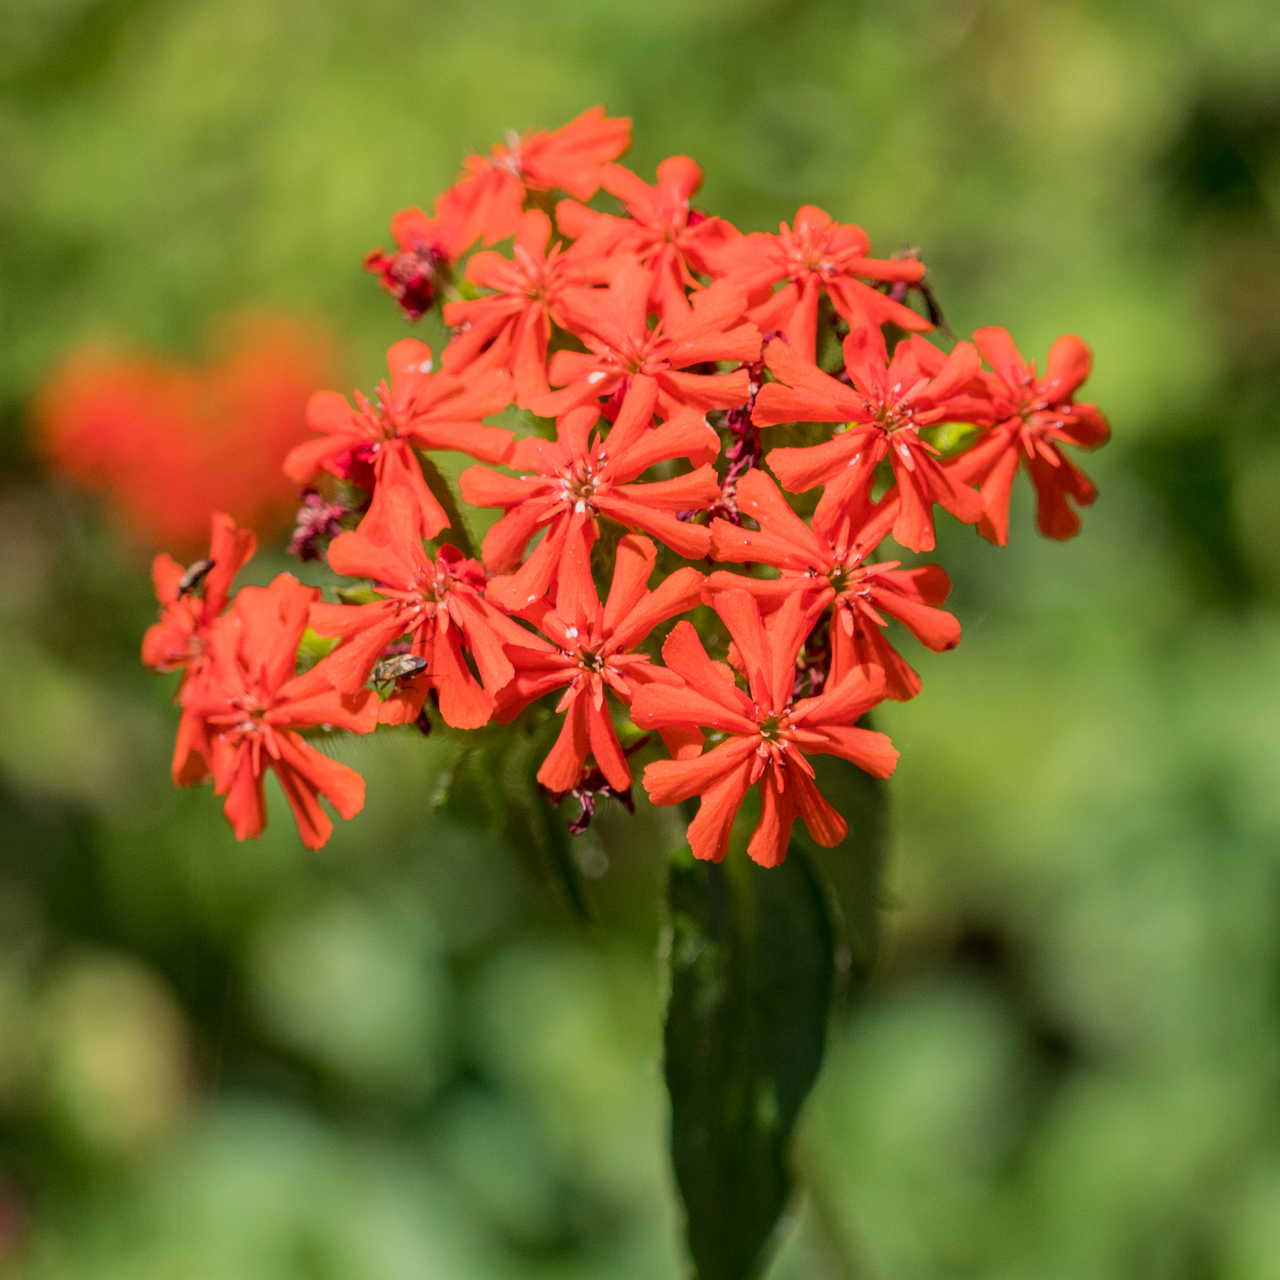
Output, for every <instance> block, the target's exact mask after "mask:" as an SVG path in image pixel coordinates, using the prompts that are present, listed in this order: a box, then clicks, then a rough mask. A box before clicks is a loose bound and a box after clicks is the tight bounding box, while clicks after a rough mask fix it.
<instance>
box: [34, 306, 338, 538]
mask: <svg viewBox="0 0 1280 1280" xmlns="http://www.w3.org/2000/svg"><path fill="white" fill-rule="evenodd" d="M214 346H215V349H218V350H220V351H221V352H222V353H223V354H222V355H221V356H220V358H216V359H214V360H211V361H210V362H208V363H206V364H204V365H197V364H194V363H187V362H184V361H180V360H173V359H169V358H166V357H161V356H157V355H153V354H149V353H146V352H141V353H124V352H121V351H118V350H111V349H108V348H102V347H98V348H82V349H80V350H78V351H73V352H72V353H71V354H70V355H69V356H67V357H66V358H65V359H64V360H63V361H62V362H61V363H60V364H58V365H57V366H56V367H55V368H54V369H53V370H52V371H51V372H50V374H49V376H48V377H47V379H46V381H45V383H44V386H43V388H42V390H41V391H40V393H39V395H38V397H37V399H36V402H35V410H34V422H35V429H36V435H37V443H38V448H39V450H40V452H41V454H42V455H43V457H44V458H45V460H46V461H47V462H48V464H49V466H50V467H51V469H52V470H53V471H54V472H55V473H56V474H57V475H59V476H61V477H62V478H64V479H65V480H67V481H69V482H70V483H71V484H73V485H75V486H76V487H77V488H81V489H87V490H90V491H93V492H98V493H101V494H102V495H103V497H104V498H105V500H106V502H107V505H108V507H109V509H110V511H111V514H112V516H113V518H114V520H115V521H116V523H117V525H118V526H119V527H120V528H121V530H122V531H123V533H124V534H125V535H126V536H127V537H128V538H129V539H130V540H131V541H133V542H135V543H140V544H143V545H146V546H160V545H162V546H166V547H170V548H172V549H174V550H176V551H179V552H194V551H198V550H199V549H200V548H202V546H203V544H204V542H205V539H206V538H207V536H208V528H209V517H210V513H211V512H213V511H215V510H217V511H225V512H227V513H229V514H230V515H231V516H232V517H233V518H234V519H235V521H236V522H237V523H238V524H240V525H244V526H251V527H253V528H256V529H258V530H259V531H261V532H267V531H270V530H271V529H275V528H279V527H280V526H281V525H283V524H285V523H286V522H287V521H288V520H289V518H290V517H291V516H292V514H293V511H294V508H295V507H296V506H297V500H298V499H297V488H296V486H295V485H293V484H292V483H290V481H289V480H288V479H286V478H285V475H284V471H283V463H284V458H285V455H286V454H287V453H288V452H289V450H290V449H292V448H293V447H294V446H295V445H297V444H299V443H301V442H302V440H304V439H305V438H306V437H307V436H308V434H309V433H308V431H307V426H306V418H305V410H306V405H307V400H308V399H309V398H310V396H311V394H312V393H313V392H314V391H316V390H317V389H318V388H320V387H322V386H326V385H329V384H330V383H331V382H332V381H333V377H334V369H333V343H332V341H331V339H330V338H329V337H328V336H327V335H326V334H325V333H324V331H323V330H321V329H319V328H317V327H316V326H315V325H314V324H308V325H301V324H299V323H297V322H296V321H293V320H289V319H285V318H282V317H278V316H265V315H256V316H251V317H245V318H241V319H239V320H237V321H235V322H233V323H231V324H229V325H224V327H223V328H222V329H221V330H220V331H219V332H218V334H217V336H216V340H215V343H214Z"/></svg>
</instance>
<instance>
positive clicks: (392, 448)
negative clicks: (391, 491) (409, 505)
mask: <svg viewBox="0 0 1280 1280" xmlns="http://www.w3.org/2000/svg"><path fill="white" fill-rule="evenodd" d="M387 364H388V366H389V367H390V369H391V386H390V387H389V388H388V386H387V384H386V382H385V380H384V381H383V382H381V383H379V385H378V392H377V399H376V402H374V403H370V402H369V401H368V400H367V399H366V398H365V397H364V396H363V395H361V394H360V392H358V391H357V392H356V406H357V407H356V408H355V409H352V408H351V407H350V406H349V405H348V404H347V402H346V400H345V399H344V398H343V397H342V396H340V395H339V394H338V393H337V392H336V391H318V392H316V394H315V395H314V396H312V397H311V402H310V404H308V405H307V422H308V423H309V424H310V426H311V427H312V428H313V429H314V430H316V431H320V432H322V433H323V434H322V435H321V437H320V438H319V439H318V440H311V441H308V442H307V443H306V444H301V445H299V446H298V447H297V448H296V449H294V450H293V452H292V453H290V454H289V456H288V458H286V459H285V473H286V474H287V475H288V477H289V479H290V480H292V481H293V482H294V483H295V484H306V483H308V482H309V481H310V480H312V479H313V478H314V476H315V475H316V473H317V471H319V470H320V469H321V468H324V469H325V470H326V471H329V472H331V473H332V474H333V475H335V476H339V477H340V478H342V479H344V480H346V479H350V480H354V481H355V482H356V483H357V484H359V485H360V486H361V487H362V488H364V489H366V490H368V491H370V493H371V495H372V502H371V504H370V507H369V512H368V514H367V515H366V516H365V518H364V520H363V521H362V522H361V524H360V528H361V530H362V532H364V533H365V534H366V535H368V536H369V537H371V538H375V539H377V538H380V537H382V536H383V531H384V516H383V510H382V508H383V498H382V495H383V494H385V492H386V491H387V489H388V488H389V487H390V486H393V485H403V486H404V487H406V488H407V489H408V490H409V492H410V493H411V494H412V495H413V499H414V502H415V504H416V508H417V520H418V529H419V532H420V533H421V535H422V537H424V538H434V537H435V535H436V534H437V533H439V532H440V530H441V529H443V528H445V527H446V526H447V525H448V523H449V520H448V517H447V516H446V515H445V513H444V511H443V510H442V508H441V506H440V504H439V503H438V502H437V501H436V500H435V498H434V497H433V496H432V493H431V490H430V489H428V488H427V482H426V481H425V480H424V479H423V476H422V468H421V467H420V466H419V465H418V460H417V458H416V457H414V453H413V449H414V446H415V445H416V446H417V447H418V448H420V449H456V450H457V451H458V452H459V453H468V454H470V455H471V456H472V457H473V458H481V459H483V460H484V461H485V462H501V461H503V459H504V458H506V456H507V454H508V453H509V452H510V450H511V432H510V431H504V430H502V429H500V428H498V427H485V426H482V425H481V423H480V419H481V418H483V417H486V416H487V415H488V414H491V413H497V412H498V411H499V410H501V409H504V408H505V407H506V406H507V405H508V404H510V403H511V379H510V377H509V376H508V375H507V374H505V373H503V372H502V371H501V370H500V369H493V370H490V371H489V372H487V373H483V374H480V375H478V376H477V377H475V378H472V379H464V378H460V377H457V376H456V375H454V374H451V373H441V374H437V375H436V376H435V377H432V376H431V367H432V365H431V348H430V347H429V346H427V345H426V343H424V342H419V341H417V339H415V338H405V339H403V340H402V341H400V342H397V343H395V344H393V346H392V347H391V349H390V350H389V351H388V352H387Z"/></svg>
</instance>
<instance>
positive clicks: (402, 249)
mask: <svg viewBox="0 0 1280 1280" xmlns="http://www.w3.org/2000/svg"><path fill="white" fill-rule="evenodd" d="M391 234H392V236H393V237H394V238H395V242H396V244H397V245H398V246H399V251H398V252H396V253H387V252H386V251H385V250H383V249H380V248H379V249H373V250H371V251H370V252H369V253H367V254H366V255H365V259H364V269H365V270H366V271H372V272H374V273H375V274H376V275H377V276H378V277H379V278H378V283H379V284H380V285H381V286H382V288H384V289H385V290H386V291H387V292H388V293H389V294H390V295H391V296H392V297H393V298H394V299H395V300H396V304H397V305H398V306H399V308H400V310H401V311H403V312H404V314H405V315H406V316H407V317H408V318H409V319H410V320H421V319H422V317H423V316H424V315H426V313H427V312H428V311H430V310H431V304H432V303H433V302H434V301H435V298H436V294H437V292H438V291H439V289H440V285H441V284H442V283H443V282H444V281H445V280H447V279H448V278H449V272H450V271H451V270H452V268H453V264H454V263H455V262H456V261H457V260H458V258H460V257H461V256H462V255H463V254H464V253H465V252H466V251H467V249H468V248H469V247H470V245H471V243H472V242H473V241H474V240H475V238H476V236H477V235H478V234H479V232H478V231H476V230H474V229H473V228H472V226H471V217H470V215H469V213H468V211H467V209H465V208H464V207H462V206H461V205H460V204H459V202H458V201H457V199H456V198H451V196H450V193H449V192H445V194H444V195H443V196H441V197H440V199H439V200H437V201H436V216H435V217H434V218H428V217H427V215H426V214H425V213H423V212H422V210H421V209H401V210H400V212H399V213H397V214H396V216H395V217H394V218H392V219H391Z"/></svg>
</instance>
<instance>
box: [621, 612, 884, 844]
mask: <svg viewBox="0 0 1280 1280" xmlns="http://www.w3.org/2000/svg"><path fill="white" fill-rule="evenodd" d="M711 600H712V603H713V605H714V606H715V609H716V612H717V613H718V614H719V615H720V617H721V618H722V619H723V620H724V622H725V624H726V625H727V626H728V628H729V632H730V634H731V635H732V636H733V640H734V643H735V645H736V646H737V649H738V653H739V655H740V656H741V659H742V662H743V665H744V666H745V668H746V673H747V678H748V681H749V686H750V691H751V692H750V695H748V694H746V693H744V692H743V691H742V690H741V689H739V688H738V687H737V685H736V683H735V682H734V679H733V674H732V672H731V671H730V670H729V668H728V667H726V666H724V665H722V664H721V663H718V662H712V661H711V659H710V658H708V657H707V653H706V650H705V649H703V647H702V642H701V641H700V640H699V639H698V633H697V632H696V631H695V630H694V629H693V627H692V626H690V625H689V624H688V623H687V622H681V623H677V624H676V626H675V628H674V629H673V630H672V632H671V634H670V635H669V636H668V637H667V642H666V644H664V645H663V646H662V656H663V658H664V659H665V660H666V663H667V667H668V668H669V669H670V670H671V671H673V672H675V673H676V674H677V675H679V676H680V677H682V679H683V681H684V684H683V686H682V687H678V688H672V687H670V686H668V685H665V684H662V685H660V684H652V685H649V686H648V687H646V688H644V689H641V690H640V691H639V692H638V693H637V695H636V698H635V701H634V703H633V704H632V708H631V718H632V720H634V721H635V723H636V724H637V725H639V726H640V727H641V728H644V729H650V728H652V729H664V728H671V727H677V728H680V727H683V728H690V727H693V726H705V727H706V728H709V729H712V730H714V731H715V733H717V734H719V735H723V740H722V741H721V742H720V743H719V744H718V745H717V746H714V747H712V749H711V750H710V751H707V752H705V753H704V754H702V755H700V756H698V757H696V758H686V759H682V760H659V761H656V762H655V763H653V764H651V765H649V766H648V767H647V768H646V769H645V771H644V785H645V790H646V791H648V793H649V798H650V799H651V800H652V801H653V803H654V804H678V803H679V802H680V801H682V800H688V799H690V798H691V797H693V796H701V797H702V804H701V806H700V807H699V809H698V816H697V817H696V818H694V820H693V822H692V823H690V825H689V847H690V848H691V849H692V850H693V855H694V857H695V858H707V859H711V860H713V861H716V862H718V861H719V860H720V859H721V858H723V857H724V855H725V853H726V852H727V851H728V848H729V833H730V831H731V830H732V828H733V820H734V818H735V817H736V816H737V813H738V809H739V807H740V806H741V804H742V801H743V799H744V798H745V796H746V794H747V790H748V788H749V787H751V786H752V785H753V784H754V783H756V782H758V783H760V800H761V807H760V823H759V825H758V826H757V828H756V830H755V833H754V834H753V835H752V837H751V842H750V844H749V845H748V846H747V852H748V853H749V854H750V855H751V857H752V858H754V859H755V861H756V862H758V863H760V864H761V866H765V867H773V866H777V864H778V863H780V862H781V861H782V860H783V858H785V857H786V856H787V844H788V842H789V840H790V838H791V826H792V823H794V821H795V820H796V818H797V817H801V818H803V819H804V822H805V826H806V827H808V828H809V834H810V835H811V836H812V837H813V838H814V840H816V841H817V842H818V843H819V844H820V845H823V846H824V847H826V848H831V847H832V846H834V845H837V844H839V843H840V841H841V840H843V839H844V837H845V833H846V831H847V830H848V824H847V823H846V822H845V820H844V819H843V818H842V817H841V816H840V815H839V814H838V813H837V812H836V811H835V810H834V809H833V808H832V807H831V806H830V805H829V804H828V803H827V802H826V801H825V800H824V799H823V798H822V795H821V793H820V792H819V791H818V789H817V787H816V786H814V783H813V777H814V771H813V766H812V765H811V764H810V763H809V761H808V760H807V759H806V758H805V757H806V756H809V755H815V754H818V755H823V754H825V755H838V756H843V757H844V758H845V759H846V760H851V761H853V763H854V764H856V765H858V766H859V767H860V768H862V769H865V770H866V771H867V772H868V773H871V774H874V775H875V776H876V777H878V778H887V777H888V776H889V775H890V774H891V773H892V772H893V769H894V766H895V764H896V763H897V759H898V753H897V752H896V751H895V750H894V749H893V746H892V745H891V744H890V742H889V739H888V738H886V737H885V736H884V734H882V733H874V732H872V731H871V730H868V729H857V728H854V727H852V725H851V722H852V721H853V720H855V719H857V717H858V716H860V715H862V714H863V712H865V711H867V710H869V709H870V708H871V707H873V706H874V705H875V704H876V703H877V702H879V701H880V699H881V698H882V697H883V696H884V677H883V674H882V673H881V672H880V671H879V670H878V668H875V667H872V668H870V670H869V671H867V670H864V669H862V668H859V669H857V670H854V671H852V672H851V673H850V674H849V675H847V676H846V677H845V679H844V680H843V681H842V682H841V683H840V684H837V685H834V686H832V685H830V684H828V686H827V688H826V690H825V691H824V692H823V693H822V694H820V695H819V696H818V697H816V698H802V699H801V700H799V701H798V702H797V701H794V700H793V697H792V690H793V686H794V682H795V673H796V658H797V656H798V655H799V652H800V649H801V647H802V646H803V644H804V642H805V639H806V637H807V636H808V634H809V632H810V630H811V629H812V627H813V623H814V620H815V618H816V617H817V614H818V612H819V610H818V609H816V608H815V607H814V606H813V605H812V604H811V603H810V602H808V601H806V600H804V599H803V598H802V595H801V594H800V593H796V594H794V595H792V596H790V597H788V599H787V600H786V601H785V602H784V604H783V606H782V608H781V609H780V610H779V611H778V618H777V621H776V623H775V624H774V627H773V630H772V632H766V631H765V629H764V625H763V623H762V622H761V620H760V610H759V608H758V607H757V605H756V602H755V601H754V600H753V599H752V598H751V596H750V595H748V594H747V593H746V592H745V591H723V592H719V593H717V594H715V595H713V596H712V597H711Z"/></svg>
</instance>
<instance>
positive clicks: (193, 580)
mask: <svg viewBox="0 0 1280 1280" xmlns="http://www.w3.org/2000/svg"><path fill="white" fill-rule="evenodd" d="M217 563H218V562H217V561H216V560H210V559H209V558H208V557H207V556H206V557H205V559H203V560H197V561H196V562H195V564H193V565H190V566H189V567H188V569H187V571H186V573H184V574H183V575H182V577H181V578H180V579H179V580H178V598H179V599H181V598H182V597H183V596H187V595H190V594H191V593H192V592H193V591H195V590H196V589H197V588H198V587H199V586H200V584H201V583H202V582H203V581H204V580H205V578H206V577H207V576H208V573H209V570H210V569H212V568H213V566H214V565H215V564H217Z"/></svg>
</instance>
